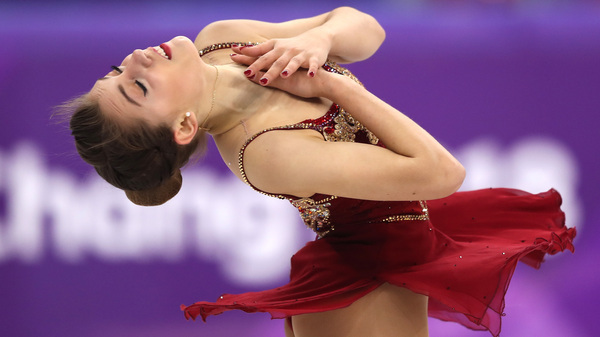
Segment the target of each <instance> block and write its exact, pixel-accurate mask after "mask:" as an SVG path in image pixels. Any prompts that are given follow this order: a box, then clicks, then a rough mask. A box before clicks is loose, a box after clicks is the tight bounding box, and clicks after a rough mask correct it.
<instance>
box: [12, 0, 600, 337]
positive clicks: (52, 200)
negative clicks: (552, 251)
mask: <svg viewBox="0 0 600 337" xmlns="http://www.w3.org/2000/svg"><path fill="white" fill-rule="evenodd" d="M340 5H350V6H353V7H356V8H358V9H360V10H362V11H364V12H367V13H369V14H371V15H373V16H374V17H375V18H377V19H378V20H379V21H380V23H381V24H382V25H383V26H384V28H385V29H386V31H387V39H386V41H385V43H384V44H383V46H382V47H381V49H380V51H379V52H378V53H377V54H376V55H375V56H374V57H372V58H371V59H369V60H367V61H364V62H362V63H359V64H352V65H350V66H349V68H350V69H351V70H352V71H354V72H355V73H356V74H357V75H358V76H359V78H361V80H362V81H363V82H364V83H365V84H366V86H367V87H368V88H370V89H371V91H373V92H374V93H376V94H377V95H379V96H380V97H382V98H383V99H385V100H387V101H388V102H390V103H391V104H392V105H394V106H395V107H397V108H398V109H400V110H402V111H403V112H405V113H406V114H408V115H409V116H411V117H412V118H413V119H415V120H416V121H417V122H419V123H420V124H421V125H423V126H424V127H425V128H426V129H428V130H429V131H430V132H431V133H432V134H433V135H435V136H436V137H438V139H440V140H441V142H442V143H444V144H445V145H446V146H447V147H448V148H450V149H451V150H452V151H453V152H454V153H456V155H457V156H458V157H459V159H461V161H462V162H463V163H464V165H465V167H466V168H467V172H468V177H467V180H466V182H465V185H464V187H463V189H473V188H480V187H490V186H493V187H498V186H507V187H519V188H522V189H526V190H529V191H531V192H540V191H543V190H546V189H549V188H551V187H555V188H557V189H558V190H560V191H561V192H562V194H563V196H564V209H565V211H566V212H567V219H568V223H569V225H570V226H577V227H578V233H579V234H578V237H577V239H576V253H575V255H571V254H562V255H561V256H557V257H551V258H549V259H548V261H547V263H546V264H544V265H543V266H542V269H541V270H540V271H535V270H532V269H530V268H528V267H520V268H519V269H518V270H517V272H516V273H515V277H514V282H513V283H512V285H511V288H510V289H509V292H508V294H507V306H506V310H505V311H506V314H507V316H506V317H505V319H504V325H503V336H505V337H521V336H575V337H592V336H599V335H600V329H599V328H598V324H595V322H596V320H597V314H598V313H599V312H598V310H597V309H596V301H598V300H600V290H599V288H598V287H597V284H598V283H599V281H600V271H599V270H598V267H597V266H598V264H597V260H598V257H599V253H600V248H598V246H597V245H596V244H595V243H594V242H596V240H598V239H600V230H599V229H598V226H597V224H598V222H599V220H600V211H599V210H598V207H597V205H598V203H600V195H599V192H598V186H599V185H600V177H599V175H598V169H599V167H598V164H599V160H598V155H599V153H598V146H599V145H600V136H598V130H599V129H600V122H599V117H598V113H599V112H600V97H599V96H600V95H599V94H598V92H599V89H600V88H599V87H600V62H599V60H600V43H598V41H599V39H600V19H599V17H600V3H599V2H598V1H575V0H568V1H551V0H545V1H541V0H540V1H532V0H521V1H519V0H512V1H509V0H487V1H484V0H481V1H459V0H455V1H450V0H446V1H441V0H440V1H425V0H423V1H417V0H411V1H400V0H398V1H391V0H388V1H385V0H379V1H378V0H372V1H369V2H359V1H349V2H339V1H334V0H321V1H307V0H302V1H295V2H285V1H252V2H251V1H240V0H229V1H220V2H217V1H211V2H204V1H201V0H198V1H189V2H168V3H167V2H164V1H151V0H150V1H144V2H141V1H140V2H137V1H133V0H129V1H128V0H123V1H118V2H117V1H114V2H111V1H108V2H107V1H85V2H84V1H82V2H75V1H70V2H69V1H67V2H52V1H39V2H27V1H19V2H11V1H3V2H2V3H0V50H1V52H0V121H1V123H0V128H1V129H0V131H1V132H0V336H10V337H12V336H36V337H37V336H82V337H83V336H85V337H97V336H114V337H121V336H128V337H129V336H145V337H158V336H220V337H233V336H263V337H271V336H273V337H274V336H283V331H282V322H281V321H278V320H275V321H271V320H270V319H269V316H268V315H261V314H253V315H249V314H244V313H226V314H224V315H222V316H218V317H211V318H209V320H208V323H206V324H205V323H202V322H191V321H189V322H188V321H185V319H184V318H183V314H182V313H181V311H180V309H179V305H180V304H191V303H193V302H195V301H198V300H214V299H216V298H217V297H218V296H219V295H220V294H221V293H224V292H242V291H251V290H260V289H264V288H267V287H274V286H277V285H280V284H283V283H285V282H286V279H287V273H288V268H289V262H288V261H289V257H290V256H291V255H292V254H293V252H294V251H295V250H296V249H298V248H299V247H301V246H302V245H303V243H304V242H306V241H307V240H310V239H311V238H312V235H311V234H310V232H308V230H307V229H305V228H303V225H302V224H301V223H300V222H299V221H298V219H297V216H296V211H295V210H294V209H293V208H292V207H291V206H290V205H288V204H287V202H285V201H278V200H271V199H269V198H267V197H262V196H261V195H258V194H257V193H255V192H253V191H251V190H250V189H249V188H248V187H246V186H245V185H244V184H242V183H240V182H238V181H236V180H235V179H234V178H233V176H232V175H231V174H230V173H228V172H227V170H226V168H225V166H224V165H223V164H222V163H221V160H220V158H219V156H218V153H217V152H216V149H215V148H214V146H211V147H210V148H209V153H208V155H207V157H206V158H205V159H204V160H202V161H200V162H199V163H196V164H195V165H193V166H192V167H189V168H188V169H186V170H185V171H184V181H185V184H184V187H183V189H182V191H181V193H180V194H179V195H178V196H177V197H176V198H175V199H173V200H172V201H170V202H169V203H167V204H166V205H164V206H163V207H159V208H142V207H136V206H133V205H131V204H130V203H129V202H128V201H127V200H126V199H125V196H124V194H123V193H121V192H119V191H117V190H115V189H113V188H111V187H110V186H108V184H106V183H105V182H103V181H101V180H100V179H99V178H98V177H97V176H96V174H95V173H94V172H93V170H92V169H91V168H90V167H88V166H87V165H85V164H84V163H83V162H82V160H81V159H80V158H79V157H78V156H77V154H76V152H75V148H74V146H73V144H72V139H71V137H70V135H69V132H68V130H67V127H66V125H65V124H64V123H61V122H60V120H57V119H51V118H50V116H51V114H52V107H53V106H56V105H58V104H60V103H61V102H63V101H65V100H68V99H69V98H72V97H73V96H75V95H77V94H81V93H83V92H85V91H87V90H89V88H91V86H92V84H93V82H94V80H95V79H96V78H98V77H101V76H103V75H104V74H105V73H106V72H107V71H108V69H109V66H110V65H112V64H118V63H120V62H121V60H122V58H123V57H124V56H125V55H127V54H129V53H130V52H131V51H132V50H133V49H135V48H145V47H147V46H150V45H157V44H158V43H162V42H164V41H167V40H169V39H171V38H172V37H173V36H175V35H186V36H188V37H190V38H192V39H193V38H194V37H195V35H196V34H197V33H198V31H199V30H200V29H201V28H202V27H203V26H204V25H205V24H207V23H209V22H212V21H214V20H220V19H235V18H249V19H258V20H266V21H274V22H276V21H285V20H288V19H294V18H298V17H306V16H312V15H316V14H320V13H322V12H326V11H329V10H331V9H333V8H335V7H337V6H340ZM362 42H363V41H352V42H350V43H362ZM487 335H488V334H487V333H482V332H478V333H477V332H471V331H467V330H466V329H464V328H462V327H460V326H458V325H455V324H451V323H441V322H437V321H433V320H432V321H431V336H450V337H452V336H487Z"/></svg>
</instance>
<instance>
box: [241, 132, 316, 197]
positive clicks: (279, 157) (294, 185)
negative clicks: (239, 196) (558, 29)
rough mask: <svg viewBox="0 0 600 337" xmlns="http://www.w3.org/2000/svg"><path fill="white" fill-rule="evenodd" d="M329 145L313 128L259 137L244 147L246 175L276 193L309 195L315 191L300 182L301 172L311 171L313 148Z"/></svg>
mask: <svg viewBox="0 0 600 337" xmlns="http://www.w3.org/2000/svg"><path fill="white" fill-rule="evenodd" d="M324 144H326V142H325V140H324V139H323V136H322V135H321V134H320V133H319V132H317V131H314V130H306V129H299V130H273V131H269V132H265V133H263V134H261V135H260V136H258V137H256V138H255V139H254V140H253V141H252V142H251V143H250V144H249V145H248V146H247V147H246V149H245V151H244V157H243V161H244V162H243V164H244V171H245V174H246V178H247V179H248V180H249V181H250V182H251V183H252V184H253V185H254V186H256V187H257V188H259V189H261V190H263V191H265V192H269V193H273V194H290V195H295V196H298V197H305V196H310V195H312V194H314V193H315V191H314V190H313V189H312V188H311V187H310V186H307V185H303V184H302V183H301V180H302V179H299V178H300V177H298V174H299V172H303V171H306V170H310V169H311V167H310V165H307V163H308V164H310V163H311V162H312V161H311V160H310V158H309V157H307V156H306V153H308V152H310V149H316V148H319V147H320V146H323V145H324Z"/></svg>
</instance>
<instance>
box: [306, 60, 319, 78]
mask: <svg viewBox="0 0 600 337" xmlns="http://www.w3.org/2000/svg"><path fill="white" fill-rule="evenodd" d="M308 64H309V66H308V71H307V73H306V74H307V75H308V76H309V77H315V75H316V74H317V71H318V70H319V68H320V67H321V65H320V64H319V60H318V58H317V57H311V58H310V60H309V62H308Z"/></svg>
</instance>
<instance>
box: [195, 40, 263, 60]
mask: <svg viewBox="0 0 600 337" xmlns="http://www.w3.org/2000/svg"><path fill="white" fill-rule="evenodd" d="M234 44H237V45H238V46H250V45H252V46H256V45H257V44H258V43H257V42H223V43H215V44H213V45H210V46H208V47H205V48H202V49H200V50H199V51H198V54H199V55H200V57H202V56H204V55H206V54H208V53H210V52H211V51H215V50H220V49H229V48H231V46H233V45H234Z"/></svg>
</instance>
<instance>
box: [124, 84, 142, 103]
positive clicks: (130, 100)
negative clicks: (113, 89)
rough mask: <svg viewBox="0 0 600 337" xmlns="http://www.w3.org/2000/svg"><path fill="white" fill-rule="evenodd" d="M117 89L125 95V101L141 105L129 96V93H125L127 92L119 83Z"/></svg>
mask: <svg viewBox="0 0 600 337" xmlns="http://www.w3.org/2000/svg"><path fill="white" fill-rule="evenodd" d="M119 91H120V92H121V93H122V94H123V96H125V99H126V100H127V101H129V103H131V104H134V105H137V106H139V107H141V106H142V105H141V104H140V103H138V102H136V101H134V100H133V98H131V97H129V95H127V93H126V92H125V89H124V88H123V86H122V85H120V84H119Z"/></svg>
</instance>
